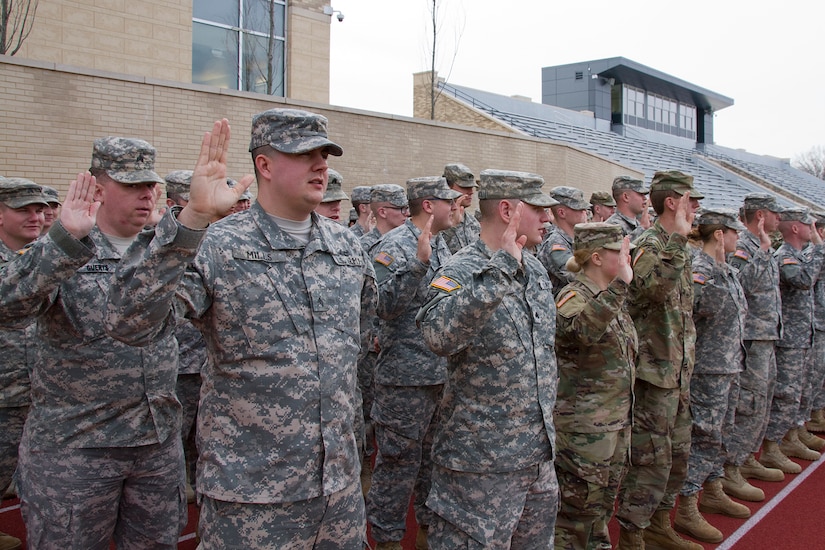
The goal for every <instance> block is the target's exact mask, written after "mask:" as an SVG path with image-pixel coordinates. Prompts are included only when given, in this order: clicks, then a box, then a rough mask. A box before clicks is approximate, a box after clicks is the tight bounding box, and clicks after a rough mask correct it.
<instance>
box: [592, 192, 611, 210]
mask: <svg viewBox="0 0 825 550" xmlns="http://www.w3.org/2000/svg"><path fill="white" fill-rule="evenodd" d="M590 204H592V205H596V204H601V205H602V206H616V201H615V200H613V195H611V194H610V193H608V192H607V191H595V192H594V193H592V194H591V195H590Z"/></svg>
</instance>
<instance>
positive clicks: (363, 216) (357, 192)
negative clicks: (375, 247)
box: [349, 185, 371, 239]
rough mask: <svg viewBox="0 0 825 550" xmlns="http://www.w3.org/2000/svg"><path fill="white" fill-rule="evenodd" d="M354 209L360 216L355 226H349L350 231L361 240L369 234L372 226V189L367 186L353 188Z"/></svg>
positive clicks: (352, 200)
mask: <svg viewBox="0 0 825 550" xmlns="http://www.w3.org/2000/svg"><path fill="white" fill-rule="evenodd" d="M351 202H352V207H353V208H354V209H355V212H356V214H357V215H358V217H357V219H356V221H355V223H354V224H352V225H350V226H349V230H350V231H352V232H353V233H355V236H356V237H358V238H359V239H360V238H361V237H363V236H364V235H365V234H366V233H369V231H370V228H371V224H370V187H369V186H367V185H357V186H355V187H353V188H352V198H351Z"/></svg>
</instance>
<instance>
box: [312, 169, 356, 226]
mask: <svg viewBox="0 0 825 550" xmlns="http://www.w3.org/2000/svg"><path fill="white" fill-rule="evenodd" d="M343 184H344V178H343V177H341V174H339V173H338V172H336V171H335V170H333V169H332V168H330V169H329V183H328V184H327V190H326V191H325V192H324V198H323V199H321V203H320V204H319V205H318V206H317V207H316V208H315V213H316V214H318V215H320V216H324V217H325V218H329V219H331V220H332V221H334V222H338V223H344V222H343V220H341V201H343V200H349V197H348V196H347V194H346V193H344V190H343V189H342V188H341V186H342V185H343Z"/></svg>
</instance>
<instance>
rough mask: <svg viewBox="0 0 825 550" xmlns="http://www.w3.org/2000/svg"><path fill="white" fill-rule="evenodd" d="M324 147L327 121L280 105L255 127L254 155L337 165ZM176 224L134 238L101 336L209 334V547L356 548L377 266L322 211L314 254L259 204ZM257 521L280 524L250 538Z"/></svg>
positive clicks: (137, 339)
mask: <svg viewBox="0 0 825 550" xmlns="http://www.w3.org/2000/svg"><path fill="white" fill-rule="evenodd" d="M326 136H327V134H326V119H325V118H324V117H321V116H319V115H314V114H312V113H307V112H304V111H297V110H291V109H272V110H269V111H265V112H263V113H259V114H258V115H256V116H255V118H254V119H253V129H252V139H251V143H250V150H255V149H257V148H258V147H259V146H261V145H264V144H267V143H268V144H270V145H271V146H272V147H274V148H276V149H278V150H279V151H281V152H285V153H288V154H300V153H302V152H305V151H311V150H313V149H318V148H321V147H325V148H326V149H327V150H328V151H329V152H330V154H341V152H342V150H341V148H340V147H338V146H337V145H335V144H334V143H332V142H331V141H329V139H328V138H327V137H326ZM177 213H178V209H177V208H173V209H172V210H171V211H170V212H169V213H168V214H167V215H166V216H164V218H163V219H162V220H161V222H160V223H159V224H158V226H157V229H156V230H155V231H154V234H153V233H151V232H147V233H145V234H144V235H142V236H141V238H142V240H143V241H151V242H147V244H148V248H147V249H146V252H145V253H143V249H142V248H136V247H132V249H131V251H134V252H135V253H134V254H131V255H129V256H128V257H127V258H125V259H124V264H123V266H122V268H121V269H119V270H118V273H117V275H116V278H115V280H114V283H113V288H112V291H111V293H110V297H109V302H108V307H107V310H106V311H107V328H108V330H109V331H111V332H113V333H116V334H117V336H118V337H119V338H123V339H128V340H129V341H130V342H132V343H134V344H136V345H145V344H146V343H148V342H150V341H151V340H152V339H153V338H155V335H156V334H165V333H167V332H169V331H171V330H172V329H173V328H174V327H173V324H174V323H173V315H172V313H173V311H175V312H179V313H181V312H182V313H183V314H184V315H185V316H186V318H188V319H191V320H192V322H193V323H194V324H195V326H196V327H198V328H199V329H200V330H201V332H202V333H203V335H204V339H205V340H206V345H207V351H208V355H209V360H208V362H207V366H206V368H205V369H204V370H203V371H202V378H203V389H202V392H201V403H200V409H199V411H198V426H197V431H198V448H199V451H200V455H199V458H198V481H197V484H198V486H197V489H198V493H200V494H201V495H203V496H205V498H204V500H203V503H202V508H201V522H200V530H201V547H202V548H204V549H211V548H226V547H227V545H228V544H236V545H243V546H244V547H252V548H282V547H284V546H285V545H286V544H287V542H286V541H285V540H282V539H281V537H283V538H285V539H288V540H289V541H295V540H297V539H300V540H301V542H302V543H304V544H309V545H312V544H313V543H314V544H316V545H318V546H319V547H332V546H337V547H346V548H353V549H354V548H361V547H362V545H363V544H365V539H366V532H365V529H364V525H365V524H364V512H363V497H362V496H361V491H360V486H359V483H358V474H359V470H360V461H359V452H358V449H357V445H356V434H355V426H356V422H357V418H358V417H359V416H360V396H359V395H358V391H357V376H356V365H357V356H358V353H359V350H360V349H361V345H362V342H361V334H360V327H365V326H367V323H368V322H369V321H368V320H369V319H370V318H371V317H372V316H373V315H374V310H375V302H376V289H375V282H374V272H373V270H372V267H371V264H370V262H369V260H368V258H367V257H366V255H365V254H364V252H363V250H362V249H361V247H360V245H359V244H358V240H357V238H356V237H355V236H354V235H353V234H352V232H351V231H349V229H348V228H346V227H344V226H342V225H341V224H338V223H335V222H333V221H331V220H328V219H326V218H324V217H322V216H318V215H317V214H315V213H312V214H311V216H310V223H311V228H310V231H309V235H308V239H309V240H308V242H307V243H306V244H304V243H301V242H299V241H298V240H296V239H295V238H293V237H292V236H290V235H289V234H287V233H286V232H285V231H283V230H282V229H281V228H280V227H279V226H278V224H277V223H276V222H275V220H274V219H273V217H272V216H270V215H268V214H267V212H266V211H265V210H264V209H263V207H262V206H261V204H260V202H256V203H255V204H254V205H253V206H252V207H251V208H250V209H249V210H245V211H243V212H239V213H237V214H233V215H232V216H229V217H227V218H224V219H222V220H221V221H219V222H217V223H215V224H213V225H211V226H210V227H209V228H208V230H193V229H188V228H186V227H185V226H183V225H181V224H180V223H179V222H178V221H177V219H176V215H177ZM173 302H174V304H173ZM173 306H174V310H173ZM328 508H329V509H333V508H334V509H335V510H336V511H338V512H339V513H340V516H339V515H336V516H335V517H325V516H324V517H323V524H324V531H323V532H319V525H318V524H317V523H316V521H317V520H318V518H319V517H322V516H323V510H325V509H328ZM307 518H310V519H307ZM262 522H267V525H272V526H274V527H273V528H272V529H271V530H267V529H252V528H249V529H245V528H244V526H252V525H260V524H261V523H262ZM284 525H295V527H296V529H285V528H281V527H282V526H284ZM229 537H233V538H229ZM238 537H243V539H242V540H238Z"/></svg>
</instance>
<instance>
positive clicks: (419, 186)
mask: <svg viewBox="0 0 825 550" xmlns="http://www.w3.org/2000/svg"><path fill="white" fill-rule="evenodd" d="M460 196H461V193H459V192H458V191H453V190H452V189H450V186H449V185H447V180H446V178H444V177H443V176H424V177H422V178H412V179H408V180H407V199H409V200H411V201H413V200H415V199H430V198H436V199H444V200H452V199H457V198H458V197H460Z"/></svg>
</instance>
